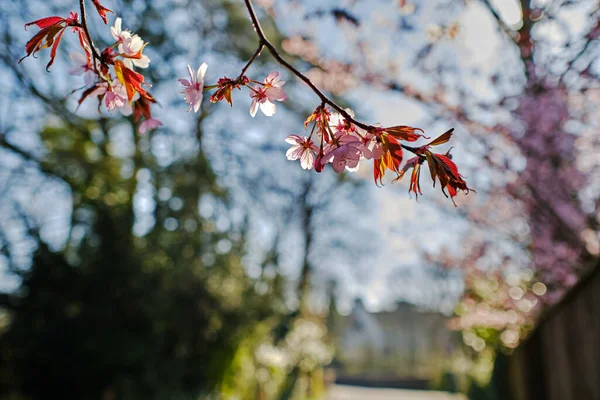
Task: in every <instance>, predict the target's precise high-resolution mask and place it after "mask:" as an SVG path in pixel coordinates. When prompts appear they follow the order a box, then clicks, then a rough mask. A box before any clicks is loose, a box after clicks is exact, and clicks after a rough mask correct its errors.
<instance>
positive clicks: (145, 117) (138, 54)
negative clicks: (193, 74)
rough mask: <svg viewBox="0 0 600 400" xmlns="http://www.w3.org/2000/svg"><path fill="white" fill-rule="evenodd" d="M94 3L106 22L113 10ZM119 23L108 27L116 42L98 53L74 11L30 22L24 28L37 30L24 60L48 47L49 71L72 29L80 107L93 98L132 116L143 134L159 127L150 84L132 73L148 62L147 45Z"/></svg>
mask: <svg viewBox="0 0 600 400" xmlns="http://www.w3.org/2000/svg"><path fill="white" fill-rule="evenodd" d="M93 4H94V6H95V7H96V10H97V12H98V14H99V15H100V17H101V18H102V20H103V21H104V23H105V24H106V23H108V18H107V13H112V11H111V10H109V9H108V8H106V7H103V6H102V5H101V4H100V2H99V1H94V2H93ZM121 24H122V21H121V18H117V19H116V20H115V23H114V26H112V27H111V28H110V31H111V34H112V36H113V38H114V39H115V42H114V43H113V44H112V45H110V46H108V47H106V48H105V49H104V50H102V51H101V52H100V51H99V50H98V49H97V48H96V47H95V46H94V44H93V43H92V41H91V38H90V37H89V34H88V32H87V27H86V26H84V25H83V24H82V22H81V21H80V20H79V15H78V14H77V13H75V12H71V13H70V14H69V17H68V18H62V17H59V16H51V17H46V18H42V19H39V20H36V21H33V22H30V23H28V24H26V25H25V28H27V27H28V26H30V25H36V26H37V27H38V28H40V31H39V32H38V33H37V34H36V35H35V36H34V37H33V38H32V39H31V40H29V42H27V44H26V45H25V51H26V53H27V55H26V56H25V57H27V56H30V55H35V54H36V53H37V52H38V51H40V50H42V49H44V48H46V47H50V46H51V52H50V62H49V63H48V65H47V67H46V68H49V67H50V66H51V65H52V63H53V62H54V59H55V57H56V53H57V50H58V46H59V44H60V41H61V39H62V36H63V34H64V32H65V30H66V28H68V27H69V28H71V30H72V31H73V32H74V33H77V35H78V38H79V45H80V47H81V51H82V52H79V51H78V52H73V53H71V55H70V58H71V68H70V69H69V73H71V74H72V75H83V79H84V83H85V89H84V90H83V93H82V95H81V98H80V99H79V104H81V103H82V102H83V101H84V100H85V99H86V98H87V97H90V96H91V97H96V98H97V99H98V100H99V103H100V104H101V105H102V104H104V106H105V107H106V109H107V110H108V111H109V112H114V111H115V110H119V111H120V112H121V114H123V115H125V116H129V115H133V116H134V119H135V121H136V122H141V123H140V125H139V128H138V130H139V132H140V133H145V132H147V131H148V130H150V129H154V128H157V127H158V126H161V125H162V123H161V122H160V121H159V120H157V119H154V118H152V115H151V110H150V106H151V104H153V103H156V100H154V98H153V97H152V95H150V93H148V91H147V90H146V88H145V87H147V86H150V85H149V84H147V83H146V82H145V81H144V76H143V75H142V74H140V73H138V72H136V71H135V68H147V67H148V65H149V63H150V59H149V58H148V56H147V55H145V54H143V50H144V47H146V45H147V43H146V42H144V41H143V40H142V39H141V38H140V37H139V36H138V35H136V34H134V33H132V32H131V31H129V30H123V29H122V27H121ZM25 57H23V58H25ZM22 60H23V59H21V61H22Z"/></svg>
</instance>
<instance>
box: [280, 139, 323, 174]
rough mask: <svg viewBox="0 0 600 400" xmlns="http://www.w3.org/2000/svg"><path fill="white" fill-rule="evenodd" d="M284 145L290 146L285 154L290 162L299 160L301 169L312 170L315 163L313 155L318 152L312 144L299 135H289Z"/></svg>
mask: <svg viewBox="0 0 600 400" xmlns="http://www.w3.org/2000/svg"><path fill="white" fill-rule="evenodd" d="M285 141H286V143H289V144H291V145H292V147H290V148H289V149H288V151H287V152H286V153H285V156H286V157H287V159H288V160H290V161H295V160H300V165H301V166H302V168H303V169H312V167H313V164H314V162H315V153H316V152H317V151H318V148H317V146H315V144H314V142H313V141H312V140H311V139H309V138H307V137H302V136H299V135H289V136H288V137H286V138H285Z"/></svg>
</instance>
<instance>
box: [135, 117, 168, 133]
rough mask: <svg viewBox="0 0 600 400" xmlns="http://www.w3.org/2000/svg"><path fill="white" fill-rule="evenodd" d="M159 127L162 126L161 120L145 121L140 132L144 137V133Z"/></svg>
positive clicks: (151, 119)
mask: <svg viewBox="0 0 600 400" xmlns="http://www.w3.org/2000/svg"><path fill="white" fill-rule="evenodd" d="M159 126H162V122H160V121H159V120H157V119H155V118H150V119H145V120H144V121H142V123H141V124H140V127H139V128H138V131H139V132H140V134H142V135H143V134H144V133H146V132H148V131H149V130H152V129H156V128H158V127H159Z"/></svg>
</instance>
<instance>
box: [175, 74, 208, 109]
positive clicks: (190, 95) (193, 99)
mask: <svg viewBox="0 0 600 400" xmlns="http://www.w3.org/2000/svg"><path fill="white" fill-rule="evenodd" d="M207 68H208V65H207V64H206V63H202V65H200V67H198V71H197V72H196V73H195V74H194V71H193V70H192V67H191V66H189V65H188V73H189V74H190V80H187V79H184V78H181V79H179V82H180V83H181V84H182V85H183V86H184V88H183V90H182V91H181V94H184V95H185V97H184V98H185V102H186V103H188V104H189V105H190V108H189V109H188V112H190V111H192V109H193V110H194V112H198V110H200V104H201V103H202V94H203V90H204V75H205V74H206V69H207Z"/></svg>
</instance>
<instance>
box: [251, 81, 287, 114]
mask: <svg viewBox="0 0 600 400" xmlns="http://www.w3.org/2000/svg"><path fill="white" fill-rule="evenodd" d="M283 85H285V82H284V81H282V80H281V78H280V77H279V72H271V73H270V74H269V75H268V76H267V77H266V78H265V80H264V82H263V84H262V85H255V86H254V89H252V92H250V97H251V98H252V104H250V115H251V116H252V118H254V116H255V115H256V112H257V111H258V107H259V106H260V110H261V111H262V112H263V114H265V115H266V116H267V117H270V116H272V115H273V114H275V109H276V107H275V103H274V102H275V101H284V100H285V99H287V96H286V94H285V92H284V91H283V89H282V88H281V87H282V86H283Z"/></svg>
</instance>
